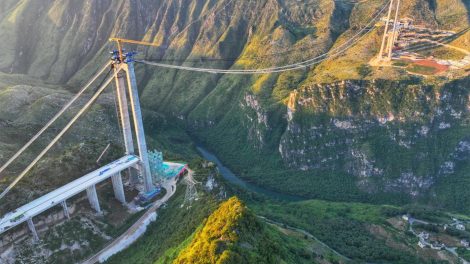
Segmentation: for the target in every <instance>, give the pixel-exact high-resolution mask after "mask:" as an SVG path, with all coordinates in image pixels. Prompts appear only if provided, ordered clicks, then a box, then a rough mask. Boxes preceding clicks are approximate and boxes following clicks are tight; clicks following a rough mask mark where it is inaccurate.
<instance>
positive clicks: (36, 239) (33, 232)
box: [27, 218, 39, 241]
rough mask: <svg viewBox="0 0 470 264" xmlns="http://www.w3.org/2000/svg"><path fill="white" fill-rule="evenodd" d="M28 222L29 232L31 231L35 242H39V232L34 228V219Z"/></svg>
mask: <svg viewBox="0 0 470 264" xmlns="http://www.w3.org/2000/svg"><path fill="white" fill-rule="evenodd" d="M27 222H28V227H29V230H31V233H32V234H33V239H34V241H39V236H38V232H37V231H36V227H35V226H34V222H33V219H32V218H29V219H28V220H27Z"/></svg>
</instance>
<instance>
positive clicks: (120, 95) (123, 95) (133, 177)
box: [115, 70, 139, 186]
mask: <svg viewBox="0 0 470 264" xmlns="http://www.w3.org/2000/svg"><path fill="white" fill-rule="evenodd" d="M125 76H126V73H125V71H123V70H122V71H121V72H119V73H118V74H116V78H115V79H116V99H117V102H118V106H119V118H120V122H121V128H122V135H123V137H124V146H125V148H126V154H134V152H135V149H134V140H133V138H132V127H131V122H130V117H129V106H128V104H127V92H126V79H125ZM128 172H129V182H130V184H131V185H132V186H134V185H136V184H138V183H139V175H138V173H137V172H136V171H134V170H132V169H131V168H129V169H128Z"/></svg>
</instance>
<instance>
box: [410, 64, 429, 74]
mask: <svg viewBox="0 0 470 264" xmlns="http://www.w3.org/2000/svg"><path fill="white" fill-rule="evenodd" d="M406 70H407V71H409V72H412V73H417V74H422V75H431V74H434V73H436V68H434V67H429V66H422V65H416V64H412V65H411V66H408V67H406Z"/></svg>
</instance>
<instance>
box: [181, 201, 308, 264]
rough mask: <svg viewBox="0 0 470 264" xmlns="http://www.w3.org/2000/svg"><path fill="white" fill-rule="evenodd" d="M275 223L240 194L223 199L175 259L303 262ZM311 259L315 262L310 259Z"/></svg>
mask: <svg viewBox="0 0 470 264" xmlns="http://www.w3.org/2000/svg"><path fill="white" fill-rule="evenodd" d="M293 252H294V251H291V250H289V249H288V248H287V246H286V242H285V241H283V239H282V238H281V237H280V236H279V234H278V232H277V231H275V230H274V229H273V228H272V227H268V226H266V224H264V223H262V222H260V221H259V220H258V219H257V218H256V216H255V215H254V214H253V213H252V212H250V211H249V210H248V209H247V208H246V207H245V205H244V204H243V203H242V202H241V201H240V200H239V199H238V198H236V197H232V198H230V199H229V200H227V201H226V202H224V203H222V204H221V205H220V206H219V208H218V209H217V210H216V211H215V212H214V213H213V214H212V215H211V216H210V217H209V218H208V219H207V221H206V223H205V225H204V227H202V229H200V230H199V231H198V232H197V233H196V235H195V236H194V238H193V240H192V242H191V243H190V245H189V246H188V247H187V248H185V249H184V250H182V251H181V252H180V254H179V256H178V257H177V258H176V259H175V260H174V261H173V263H175V264H176V263H178V264H183V263H188V264H189V263H191V264H203V263H221V264H228V263H237V264H240V263H302V262H305V261H307V259H301V258H300V257H299V256H296V255H295V254H294V253H293ZM309 263H311V262H309Z"/></svg>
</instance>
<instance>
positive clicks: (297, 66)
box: [136, 1, 390, 74]
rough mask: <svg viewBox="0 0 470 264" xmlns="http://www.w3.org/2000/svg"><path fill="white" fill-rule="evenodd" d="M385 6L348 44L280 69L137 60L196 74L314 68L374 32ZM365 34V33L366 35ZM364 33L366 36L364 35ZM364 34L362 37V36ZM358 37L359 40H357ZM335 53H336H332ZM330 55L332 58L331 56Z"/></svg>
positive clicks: (385, 6) (258, 72) (250, 72)
mask: <svg viewBox="0 0 470 264" xmlns="http://www.w3.org/2000/svg"><path fill="white" fill-rule="evenodd" d="M389 2H390V1H388V2H387V4H385V5H384V6H383V7H382V9H381V10H380V11H379V12H378V13H377V14H376V15H375V16H374V17H373V18H372V19H371V20H370V21H369V23H367V25H366V26H364V27H363V28H362V29H361V30H359V31H358V32H357V33H356V34H355V35H353V36H352V37H351V38H349V39H348V40H347V41H346V42H344V43H342V44H341V45H339V46H338V47H335V48H333V49H331V50H330V51H329V52H326V53H324V54H322V55H319V56H316V57H314V58H311V59H308V60H305V61H302V62H298V63H294V64H288V65H284V66H278V67H270V68H263V69H248V70H242V69H240V70H225V69H216V68H200V67H190V66H181V65H172V64H165V63H158V62H151V61H146V60H136V62H138V63H143V64H147V65H153V66H158V67H163V68H170V69H178V70H187V71H195V72H206V73H224V74H266V73H279V72H285V71H291V70H297V69H302V68H306V67H309V66H312V65H314V64H317V63H319V62H321V61H324V60H326V59H328V58H330V57H331V56H335V55H339V54H341V53H343V52H344V51H346V50H347V49H349V48H350V47H352V46H353V45H355V44H356V43H357V42H359V40H360V39H361V38H362V37H364V36H365V34H367V33H369V32H370V31H372V29H373V28H370V27H371V25H372V24H373V23H374V22H375V21H376V20H377V18H378V17H379V16H380V15H381V14H382V13H383V11H384V10H385V9H386V8H387V6H388V3H389ZM364 32H365V33H364ZM363 33H364V34H363ZM361 34H363V35H362V36H360V35H361ZM356 37H358V39H356V40H355V38H356ZM332 51H334V52H335V53H333V54H332V55H331V53H332ZM329 55H330V56H329Z"/></svg>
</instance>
